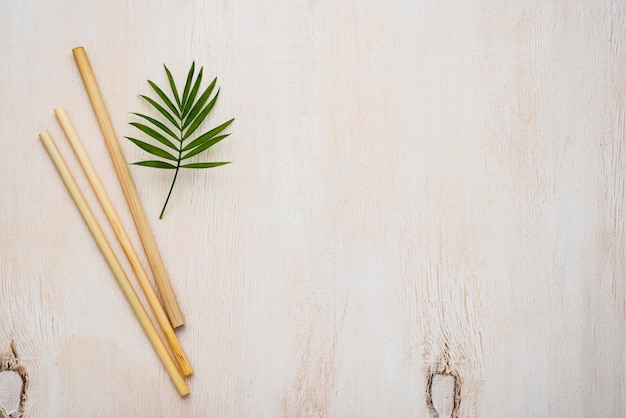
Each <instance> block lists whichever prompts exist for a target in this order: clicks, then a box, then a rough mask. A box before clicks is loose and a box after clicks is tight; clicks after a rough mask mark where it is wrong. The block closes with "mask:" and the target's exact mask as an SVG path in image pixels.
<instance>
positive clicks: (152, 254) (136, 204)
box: [72, 47, 185, 328]
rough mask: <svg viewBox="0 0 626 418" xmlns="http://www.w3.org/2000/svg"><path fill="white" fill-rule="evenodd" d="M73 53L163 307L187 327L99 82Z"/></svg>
mask: <svg viewBox="0 0 626 418" xmlns="http://www.w3.org/2000/svg"><path fill="white" fill-rule="evenodd" d="M72 52H73V53H74V59H75V60H76V65H78V70H79V71H80V75H81V77H82V78H83V83H84V84H85V89H86V90H87V94H88V95H89V100H90V101H91V105H92V107H93V110H94V112H95V114H96V119H98V124H99V125H100V130H101V131H102V135H103V136H104V142H105V143H106V146H107V149H108V150H109V154H110V156H111V160H113V166H114V167H115V172H116V173H117V178H118V179H119V181H120V184H121V185H122V190H123V191H124V196H126V201H127V202H128V207H129V208H130V212H131V214H132V215H133V220H134V221H135V225H136V227H137V232H138V233H139V238H140V239H141V243H142V244H143V248H144V250H145V251H146V256H147V257H148V262H149V263H150V268H151V269H152V273H153V274H154V280H155V281H156V284H157V286H158V287H159V292H160V293H161V299H162V300H163V306H164V308H165V311H166V312H167V315H168V317H169V319H170V322H171V324H172V326H173V327H174V328H177V327H179V326H181V325H183V324H184V323H185V318H184V317H183V314H182V312H181V311H180V307H179V306H178V301H177V299H176V295H175V294H174V290H173V289H172V284H171V283H170V280H169V278H168V276H167V271H166V270H165V266H164V265H163V260H162V259H161V255H160V253H159V249H158V248H157V246H156V242H155V240H154V236H153V235H152V230H151V229H150V224H149V223H148V219H147V218H146V214H145V212H144V210H143V206H142V205H141V201H140V200H139V195H138V194H137V189H136V188H135V183H133V179H132V178H131V176H130V171H129V169H128V165H127V164H126V160H125V159H124V154H122V149H121V147H120V144H119V141H118V139H117V136H116V135H115V130H114V129H113V124H112V123H111V118H110V117H109V113H108V112H107V109H106V106H105V104H104V99H103V98H102V93H100V89H99V88H98V83H97V82H96V78H95V76H94V74H93V71H92V69H91V65H90V64H89V60H88V59H87V54H86V53H85V50H84V49H83V47H77V48H74V49H73V50H72Z"/></svg>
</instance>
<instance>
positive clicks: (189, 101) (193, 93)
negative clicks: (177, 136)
mask: <svg viewBox="0 0 626 418" xmlns="http://www.w3.org/2000/svg"><path fill="white" fill-rule="evenodd" d="M203 69H204V68H200V71H198V78H196V82H195V83H194V85H193V88H192V89H191V93H189V97H187V102H186V103H185V107H184V109H183V117H182V118H183V119H185V117H187V115H188V114H189V111H190V110H191V105H192V104H193V101H194V100H196V96H197V95H198V90H200V83H201V82H202V70H203Z"/></svg>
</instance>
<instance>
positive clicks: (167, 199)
mask: <svg viewBox="0 0 626 418" xmlns="http://www.w3.org/2000/svg"><path fill="white" fill-rule="evenodd" d="M178 120H179V121H180V125H179V126H178V130H179V132H180V133H179V137H178V142H179V143H180V146H179V148H178V159H177V161H176V172H175V173H174V179H173V180H172V185H171V186H170V191H169V192H168V193H167V198H166V199H165V203H164V204H163V209H161V214H160V215H159V219H163V213H164V212H165V208H166V207H167V202H169V201H170V196H171V195H172V190H174V184H175V183H176V177H178V171H179V170H180V157H181V155H182V153H183V128H182V126H183V125H182V124H183V120H182V118H179V119H178Z"/></svg>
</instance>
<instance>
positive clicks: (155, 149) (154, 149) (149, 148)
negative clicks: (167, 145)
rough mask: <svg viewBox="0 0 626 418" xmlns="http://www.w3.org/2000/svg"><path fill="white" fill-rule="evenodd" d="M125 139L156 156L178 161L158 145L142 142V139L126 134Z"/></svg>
mask: <svg viewBox="0 0 626 418" xmlns="http://www.w3.org/2000/svg"><path fill="white" fill-rule="evenodd" d="M126 139H128V140H129V141H131V142H132V143H133V144H135V145H137V146H138V147H139V148H141V149H142V150H144V151H147V152H149V153H150V154H152V155H156V156H157V157H161V158H166V159H168V160H172V161H178V158H176V157H174V156H173V155H172V154H170V153H169V152H167V151H163V150H162V149H161V148H159V147H155V146H154V145H150V144H148V143H147V142H143V141H140V140H138V139H135V138H131V137H129V136H127V137H126Z"/></svg>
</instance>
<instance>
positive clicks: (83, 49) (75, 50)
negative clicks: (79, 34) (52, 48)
mask: <svg viewBox="0 0 626 418" xmlns="http://www.w3.org/2000/svg"><path fill="white" fill-rule="evenodd" d="M72 52H74V53H76V52H85V48H83V47H82V46H77V47H76V48H72Z"/></svg>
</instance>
